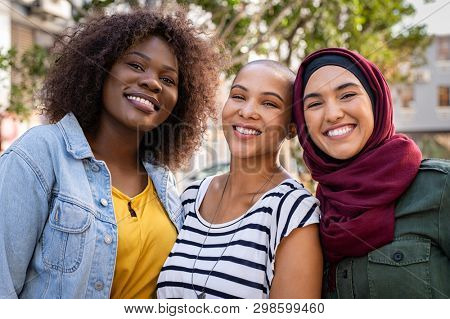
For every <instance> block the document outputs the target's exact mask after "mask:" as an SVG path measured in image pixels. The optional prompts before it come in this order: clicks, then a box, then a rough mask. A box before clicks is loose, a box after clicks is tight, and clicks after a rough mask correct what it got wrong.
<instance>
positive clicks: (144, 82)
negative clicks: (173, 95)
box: [139, 72, 162, 93]
mask: <svg viewBox="0 0 450 319" xmlns="http://www.w3.org/2000/svg"><path fill="white" fill-rule="evenodd" d="M139 86H141V87H144V88H146V89H148V90H150V91H152V92H153V93H161V91H162V86H161V83H160V82H159V78H158V76H157V75H156V74H154V73H153V72H145V73H142V76H141V77H140V79H139Z"/></svg>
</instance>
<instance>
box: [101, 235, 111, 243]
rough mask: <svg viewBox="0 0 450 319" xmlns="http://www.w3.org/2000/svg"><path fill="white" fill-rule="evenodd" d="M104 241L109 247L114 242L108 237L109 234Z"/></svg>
mask: <svg viewBox="0 0 450 319" xmlns="http://www.w3.org/2000/svg"><path fill="white" fill-rule="evenodd" d="M103 240H104V241H105V243H106V244H107V245H109V244H111V243H112V241H113V239H112V237H111V236H110V235H108V234H106V235H105V238H103Z"/></svg>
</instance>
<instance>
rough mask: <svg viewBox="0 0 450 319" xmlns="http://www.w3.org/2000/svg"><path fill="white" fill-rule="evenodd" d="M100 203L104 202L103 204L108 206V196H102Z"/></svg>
mask: <svg viewBox="0 0 450 319" xmlns="http://www.w3.org/2000/svg"><path fill="white" fill-rule="evenodd" d="M100 204H102V206H105V207H106V206H108V200H107V199H106V198H102V199H100Z"/></svg>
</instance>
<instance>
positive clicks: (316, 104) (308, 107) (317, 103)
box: [306, 102, 322, 109]
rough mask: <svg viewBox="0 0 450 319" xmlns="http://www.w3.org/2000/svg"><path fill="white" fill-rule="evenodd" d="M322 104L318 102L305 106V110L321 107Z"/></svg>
mask: <svg viewBox="0 0 450 319" xmlns="http://www.w3.org/2000/svg"><path fill="white" fill-rule="evenodd" d="M321 104H322V103H320V102H313V103H311V104H308V105H307V106H306V108H307V109H310V108H312V107H316V106H319V105H321Z"/></svg>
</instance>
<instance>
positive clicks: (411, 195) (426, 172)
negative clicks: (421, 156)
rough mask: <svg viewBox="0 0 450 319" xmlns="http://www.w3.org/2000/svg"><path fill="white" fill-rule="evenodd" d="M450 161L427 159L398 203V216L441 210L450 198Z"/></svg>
mask: <svg viewBox="0 0 450 319" xmlns="http://www.w3.org/2000/svg"><path fill="white" fill-rule="evenodd" d="M449 176H450V161H448V160H442V159H425V160H423V161H422V163H421V164H420V168H419V172H418V173H417V176H416V178H415V179H414V181H413V182H412V183H411V185H410V186H409V188H408V189H407V190H406V192H405V193H403V195H402V196H401V197H400V199H399V200H398V202H397V208H396V215H397V216H399V215H403V214H405V213H409V212H418V211H429V210H435V209H439V208H440V207H441V206H442V204H443V203H444V202H445V200H446V198H447V197H448V196H450V185H449V184H450V181H449Z"/></svg>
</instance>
